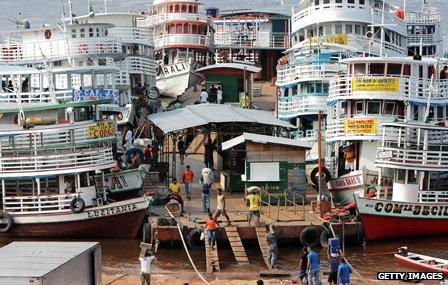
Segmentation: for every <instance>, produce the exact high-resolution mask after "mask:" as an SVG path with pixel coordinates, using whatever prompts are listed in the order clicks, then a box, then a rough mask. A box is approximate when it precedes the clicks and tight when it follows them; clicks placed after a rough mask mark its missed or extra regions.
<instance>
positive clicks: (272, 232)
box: [266, 225, 280, 269]
mask: <svg viewBox="0 0 448 285" xmlns="http://www.w3.org/2000/svg"><path fill="white" fill-rule="evenodd" d="M279 233H280V232H279V230H278V229H277V228H276V227H275V226H274V225H271V226H270V227H269V232H268V234H267V235H266V243H267V245H268V261H269V264H270V265H271V267H272V269H275V268H277V257H278V246H277V241H278V236H279Z"/></svg>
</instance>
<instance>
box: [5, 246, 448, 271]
mask: <svg viewBox="0 0 448 285" xmlns="http://www.w3.org/2000/svg"><path fill="white" fill-rule="evenodd" d="M16 240H22V241H23V240H30V239H16ZM41 240H43V239H41ZM11 241H13V240H11V239H0V246H3V245H6V244H8V243H9V242H11ZM99 242H100V243H101V247H102V257H103V271H104V272H105V273H108V274H136V273H138V271H139V262H138V259H137V258H138V253H139V241H138V240H99ZM402 245H407V246H408V247H409V250H410V251H414V252H417V253H421V254H426V255H430V256H434V257H439V258H444V259H448V238H447V237H427V238H412V239H402V240H393V241H378V242H369V243H367V244H366V245H365V246H351V245H350V244H347V245H346V256H347V260H348V261H349V262H350V264H351V265H352V266H353V267H354V268H355V270H356V271H357V272H359V273H360V274H361V275H362V276H363V278H368V279H376V273H377V272H378V271H412V270H411V269H409V268H406V267H403V266H401V265H398V264H396V263H395V262H394V261H393V252H394V251H395V250H396V249H397V248H398V247H400V246H402ZM245 247H246V251H247V254H248V257H249V260H250V262H251V265H250V266H248V267H241V266H238V265H237V264H236V262H235V259H234V257H233V253H232V250H231V249H230V248H229V247H225V246H224V247H223V248H220V249H219V257H220V267H221V272H229V273H233V272H245V271H247V272H254V271H265V270H266V268H265V265H264V262H263V259H262V256H261V254H260V250H259V249H258V248H257V247H256V244H255V243H252V244H245ZM299 247H300V246H299V244H297V246H294V245H291V244H289V245H288V246H286V247H280V249H279V260H280V262H281V264H282V266H281V267H282V269H284V270H287V271H296V270H297V267H298V264H299V259H300V253H301V252H300V248H299ZM320 251H321V252H323V250H322V249H321V250H320ZM190 252H191V255H192V258H193V259H194V261H195V263H196V266H197V267H198V268H199V270H205V254H204V251H203V250H191V251H190ZM321 257H322V264H323V268H326V267H327V266H326V263H327V261H326V257H325V255H324V254H321ZM157 259H158V262H157V264H156V265H155V266H154V272H155V273H169V272H179V271H191V270H192V267H191V265H190V263H189V260H188V258H187V255H186V253H185V251H184V250H183V248H182V247H179V246H174V247H173V248H170V245H167V246H165V247H164V248H160V249H159V251H158V252H157Z"/></svg>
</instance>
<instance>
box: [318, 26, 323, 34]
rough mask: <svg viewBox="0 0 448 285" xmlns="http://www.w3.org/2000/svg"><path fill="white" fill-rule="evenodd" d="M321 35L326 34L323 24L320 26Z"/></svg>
mask: <svg viewBox="0 0 448 285" xmlns="http://www.w3.org/2000/svg"><path fill="white" fill-rule="evenodd" d="M319 35H320V36H323V35H324V27H322V26H320V27H319Z"/></svg>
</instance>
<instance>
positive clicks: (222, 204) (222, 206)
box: [215, 188, 230, 226]
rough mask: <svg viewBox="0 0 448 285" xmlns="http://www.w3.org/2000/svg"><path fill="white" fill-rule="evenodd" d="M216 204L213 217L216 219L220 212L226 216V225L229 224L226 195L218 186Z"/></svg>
mask: <svg viewBox="0 0 448 285" xmlns="http://www.w3.org/2000/svg"><path fill="white" fill-rule="evenodd" d="M217 199H218V205H217V206H216V212H215V219H216V220H218V217H219V216H221V214H222V215H223V216H224V217H226V219H227V225H228V226H229V225H230V218H229V215H227V211H226V197H225V196H224V194H223V193H222V189H221V188H218V196H217Z"/></svg>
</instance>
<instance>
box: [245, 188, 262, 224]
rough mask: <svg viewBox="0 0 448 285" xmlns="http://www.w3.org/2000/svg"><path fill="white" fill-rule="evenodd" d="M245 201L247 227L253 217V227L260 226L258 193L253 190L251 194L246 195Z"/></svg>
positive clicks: (259, 199)
mask: <svg viewBox="0 0 448 285" xmlns="http://www.w3.org/2000/svg"><path fill="white" fill-rule="evenodd" d="M246 200H248V201H249V226H250V222H251V221H252V218H253V217H255V219H256V220H255V226H257V227H258V226H259V224H260V206H261V198H260V196H259V195H258V193H257V192H256V191H255V190H254V191H253V192H252V193H250V194H249V195H247V197H246Z"/></svg>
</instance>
